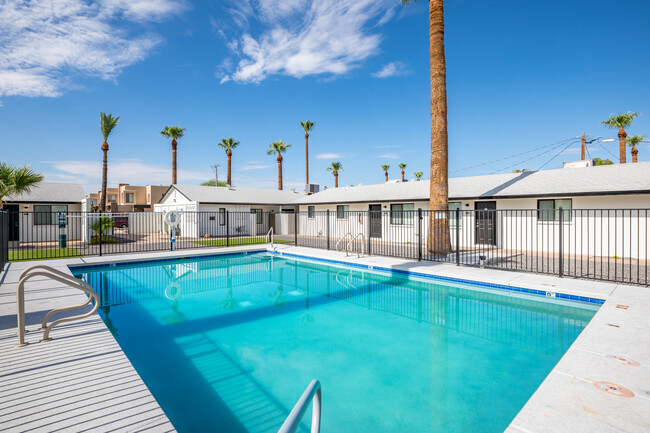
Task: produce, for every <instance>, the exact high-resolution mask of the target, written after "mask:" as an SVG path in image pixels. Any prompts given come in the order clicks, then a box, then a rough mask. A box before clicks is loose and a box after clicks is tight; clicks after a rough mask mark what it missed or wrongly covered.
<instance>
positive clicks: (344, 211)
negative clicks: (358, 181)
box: [336, 205, 350, 219]
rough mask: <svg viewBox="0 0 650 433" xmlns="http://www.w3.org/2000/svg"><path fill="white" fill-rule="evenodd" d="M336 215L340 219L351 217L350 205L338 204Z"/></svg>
mask: <svg viewBox="0 0 650 433" xmlns="http://www.w3.org/2000/svg"><path fill="white" fill-rule="evenodd" d="M336 217H337V218H338V219H345V218H349V217H350V206H348V205H338V206H336Z"/></svg>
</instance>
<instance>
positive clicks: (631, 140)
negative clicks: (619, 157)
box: [626, 135, 645, 147]
mask: <svg viewBox="0 0 650 433" xmlns="http://www.w3.org/2000/svg"><path fill="white" fill-rule="evenodd" d="M644 139H645V135H633V136H631V137H627V140H626V141H627V145H628V146H630V147H636V146H637V145H638V144H639V143H641V142H642V141H643V140H644Z"/></svg>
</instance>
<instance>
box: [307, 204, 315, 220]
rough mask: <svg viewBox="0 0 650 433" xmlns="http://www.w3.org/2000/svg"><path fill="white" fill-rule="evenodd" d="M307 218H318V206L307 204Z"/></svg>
mask: <svg viewBox="0 0 650 433" xmlns="http://www.w3.org/2000/svg"><path fill="white" fill-rule="evenodd" d="M307 218H316V206H307Z"/></svg>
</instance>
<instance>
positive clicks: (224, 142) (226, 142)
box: [217, 137, 239, 185]
mask: <svg viewBox="0 0 650 433" xmlns="http://www.w3.org/2000/svg"><path fill="white" fill-rule="evenodd" d="M217 144H218V145H219V147H222V148H224V149H226V156H227V157H228V180H227V181H226V183H227V184H228V185H232V177H231V175H230V160H231V158H232V149H234V148H236V147H237V146H239V141H235V139H234V138H232V137H230V138H222V139H221V142H219V143H217Z"/></svg>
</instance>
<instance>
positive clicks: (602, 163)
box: [594, 158, 614, 166]
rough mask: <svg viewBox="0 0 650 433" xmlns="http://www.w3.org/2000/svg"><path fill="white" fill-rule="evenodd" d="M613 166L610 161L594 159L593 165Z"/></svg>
mask: <svg viewBox="0 0 650 433" xmlns="http://www.w3.org/2000/svg"><path fill="white" fill-rule="evenodd" d="M612 164H614V163H613V162H612V160H611V159H600V158H594V165H596V166H598V165H612Z"/></svg>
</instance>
